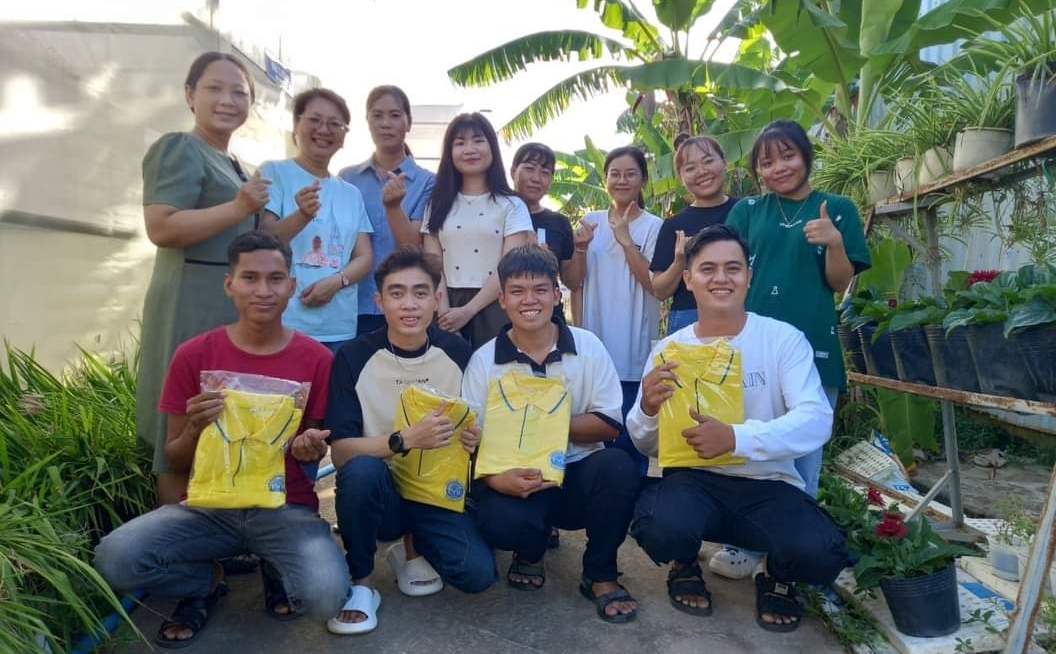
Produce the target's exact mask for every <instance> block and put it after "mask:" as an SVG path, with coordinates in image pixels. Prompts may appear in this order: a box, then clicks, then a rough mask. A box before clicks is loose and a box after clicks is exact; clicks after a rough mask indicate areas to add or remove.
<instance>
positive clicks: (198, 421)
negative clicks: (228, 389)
mask: <svg viewBox="0 0 1056 654" xmlns="http://www.w3.org/2000/svg"><path fill="white" fill-rule="evenodd" d="M223 410H224V394H223V391H206V392H203V393H199V394H197V395H195V396H194V397H192V398H190V399H189V400H187V423H188V424H189V425H190V426H191V427H192V428H193V429H194V431H195V432H196V433H199V434H200V433H202V430H203V429H205V428H206V427H208V426H209V423H211V422H212V421H214V420H216V419H217V418H219V417H220V412H221V411H223Z"/></svg>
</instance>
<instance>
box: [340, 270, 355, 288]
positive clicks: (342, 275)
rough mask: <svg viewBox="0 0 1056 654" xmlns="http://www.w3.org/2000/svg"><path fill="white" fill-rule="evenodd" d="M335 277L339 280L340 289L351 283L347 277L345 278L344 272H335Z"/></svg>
mask: <svg viewBox="0 0 1056 654" xmlns="http://www.w3.org/2000/svg"><path fill="white" fill-rule="evenodd" d="M337 275H338V276H339V277H340V278H341V288H344V287H346V286H348V285H349V284H351V283H352V282H350V281H349V280H348V277H345V271H344V270H339V271H337Z"/></svg>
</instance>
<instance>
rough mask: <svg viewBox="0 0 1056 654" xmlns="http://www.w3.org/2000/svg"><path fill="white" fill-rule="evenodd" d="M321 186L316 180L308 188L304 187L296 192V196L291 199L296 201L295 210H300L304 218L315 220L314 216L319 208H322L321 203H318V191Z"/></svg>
mask: <svg viewBox="0 0 1056 654" xmlns="http://www.w3.org/2000/svg"><path fill="white" fill-rule="evenodd" d="M321 186H322V185H321V184H320V183H319V180H318V179H317V180H315V181H313V182H312V183H311V185H310V186H305V187H304V188H302V189H301V190H299V191H297V194H296V195H294V196H293V199H294V200H296V201H297V208H298V209H300V210H301V213H302V214H304V217H305V218H315V216H316V214H318V213H319V207H321V206H322V203H320V202H319V189H320V188H321Z"/></svg>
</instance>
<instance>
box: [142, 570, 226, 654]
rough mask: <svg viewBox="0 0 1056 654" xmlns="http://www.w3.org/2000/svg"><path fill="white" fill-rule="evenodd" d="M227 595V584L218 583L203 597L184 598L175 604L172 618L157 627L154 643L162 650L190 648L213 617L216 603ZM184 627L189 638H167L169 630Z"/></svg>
mask: <svg viewBox="0 0 1056 654" xmlns="http://www.w3.org/2000/svg"><path fill="white" fill-rule="evenodd" d="M226 594H227V584H226V583H224V582H222V581H221V582H220V583H219V584H217V586H216V588H214V589H213V592H211V593H209V595H207V596H205V597H185V598H183V599H181V600H180V601H179V602H177V603H176V608H175V609H173V611H172V616H170V617H169V619H168V620H164V621H162V623H161V626H160V627H158V634H157V635H156V636H155V637H154V643H155V644H156V645H157V646H158V647H161V648H164V649H183V648H184V647H190V646H191V645H193V644H194V642H195V641H197V640H198V636H200V635H202V631H203V630H204V629H205V627H206V625H208V624H209V618H211V617H213V609H214V608H215V607H216V603H217V601H219V600H220V598H221V597H223V596H224V595H226ZM180 627H186V628H187V629H189V630H190V631H191V636H190V637H189V638H169V637H167V636H166V635H165V632H166V631H167V630H169V629H173V628H180Z"/></svg>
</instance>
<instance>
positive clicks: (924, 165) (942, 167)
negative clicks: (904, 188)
mask: <svg viewBox="0 0 1056 654" xmlns="http://www.w3.org/2000/svg"><path fill="white" fill-rule="evenodd" d="M951 170H953V154H952V153H951V152H950V149H949V148H944V147H936V148H931V149H930V150H928V151H927V152H925V153H924V157H923V158H922V159H921V161H920V170H918V171H917V186H918V187H919V186H924V185H925V184H931V183H932V182H936V181H938V180H940V179H942V178H943V177H945V176H946V175H948V174H949V173H950V171H951Z"/></svg>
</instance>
